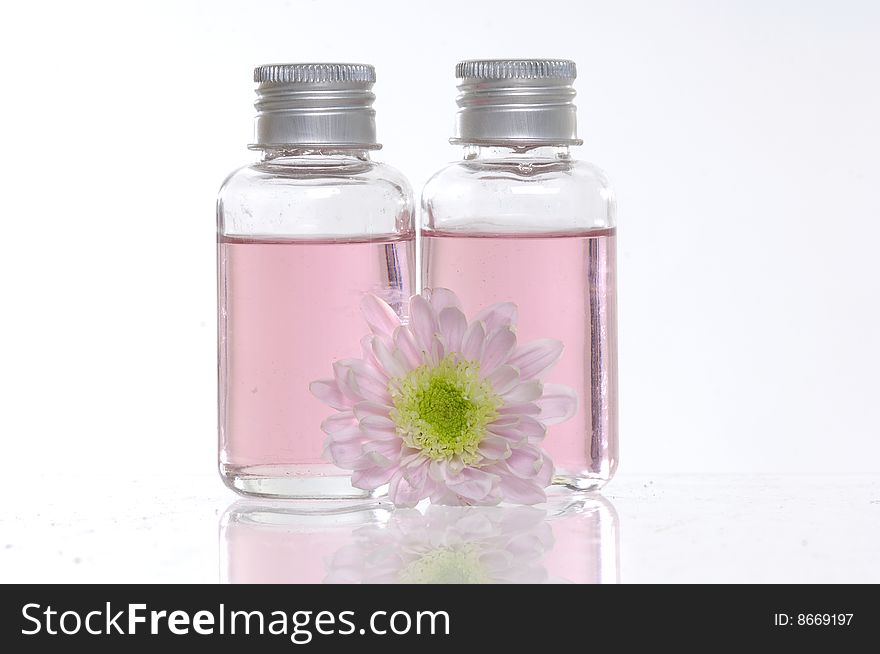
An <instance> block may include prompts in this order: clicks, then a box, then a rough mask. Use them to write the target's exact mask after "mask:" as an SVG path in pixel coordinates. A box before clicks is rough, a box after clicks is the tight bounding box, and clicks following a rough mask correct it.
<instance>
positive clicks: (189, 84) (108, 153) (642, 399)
mask: <svg viewBox="0 0 880 654" xmlns="http://www.w3.org/2000/svg"><path fill="white" fill-rule="evenodd" d="M533 56H545V57H565V58H571V59H574V60H576V61H577V63H578V68H579V78H578V81H577V85H576V86H577V89H578V94H579V95H578V106H579V116H580V132H581V136H582V137H583V138H584V140H585V142H586V143H585V145H584V147H583V148H581V149H580V153H579V155H578V156H581V157H583V158H586V159H589V160H592V161H594V162H596V163H597V164H599V165H600V166H602V167H603V168H605V169H606V170H607V171H608V173H609V174H610V176H611V178H612V180H614V182H615V185H616V188H617V192H618V196H619V203H620V205H619V208H620V211H619V225H620V230H619V244H620V248H621V256H620V349H621V352H620V378H621V387H620V397H621V443H622V465H621V472H626V473H631V472H651V473H660V472H686V471H692V472H712V471H718V472H762V471H763V472H801V473H818V472H838V471H842V472H877V471H880V426H878V425H880V397H878V396H880V382H878V370H880V329H878V327H880V272H878V258H877V254H876V250H877V244H878V239H880V193H878V183H877V182H878V179H880V156H878V150H880V127H878V123H880V5H878V4H876V3H871V2H851V1H850V2H844V1H839V0H838V1H835V2H831V1H828V2H794V1H792V2H779V1H761V2H759V1H755V2H745V1H743V2H613V3H611V2H607V1H603V2H593V1H583V0H580V1H562V0H557V1H555V2H546V3H537V4H536V3H534V2H514V1H510V0H508V1H507V2H475V1H474V0H468V1H458V0H445V1H444V2H431V3H427V2H415V1H410V2H377V1H373V2H355V1H351V2H332V3H331V2H306V1H299V2H244V1H239V2H176V3H171V2H156V1H152V2H128V3H94V2H76V3H61V2H58V3H47V2H29V3H16V4H15V5H14V7H12V8H10V7H5V8H4V10H3V17H2V20H0V83H2V98H0V99H2V102H0V144H2V152H3V155H2V160H0V189H2V198H0V202H2V255H0V280H2V286H0V290H2V300H0V301H2V304H0V307H2V311H0V318H2V319H0V385H2V386H0V392H2V395H0V397H2V412H0V433H2V438H3V441H2V445H3V449H2V451H3V458H4V463H3V468H4V470H5V471H10V470H17V471H19V472H22V471H24V472H37V471H43V472H46V471H52V470H57V469H59V468H60V467H62V466H66V467H69V468H73V469H76V470H79V471H81V472H85V473H86V474H96V475H100V474H101V473H102V471H105V470H115V471H117V472H121V473H122V474H126V473H127V472H128V471H132V472H135V471H139V470H145V469H148V468H150V469H172V470H179V471H199V472H201V473H205V472H208V471H210V470H212V469H213V467H214V465H215V464H214V461H215V448H216V445H215V429H216V417H215V412H216V408H215V393H216V390H215V348H216V341H215V279H216V278H215V261H214V259H215V245H214V198H215V195H216V191H217V189H218V187H219V185H220V183H221V181H222V180H223V178H224V177H225V175H226V174H227V173H228V172H230V171H231V170H232V169H233V168H235V167H238V166H240V165H242V164H244V163H247V162H248V161H249V160H250V159H251V157H252V154H251V153H250V152H249V151H247V150H246V149H245V145H246V144H247V143H248V142H249V141H250V138H251V120H252V114H253V109H252V104H251V103H252V101H253V93H252V88H253V85H252V83H251V81H250V78H251V69H252V67H253V66H254V65H257V64H260V63H266V62H279V61H322V60H331V61H332V60H337V61H338V60H342V61H359V62H369V63H373V64H375V65H376V67H377V71H378V83H377V84H376V87H375V91H376V93H377V95H378V100H377V103H376V107H377V110H378V126H379V137H380V140H381V141H382V142H383V143H384V144H385V149H384V150H383V151H381V153H380V154H379V158H380V159H381V160H383V161H386V162H388V163H391V164H393V165H395V166H397V167H398V168H400V169H402V170H403V171H404V172H406V173H407V174H408V175H409V177H410V179H411V181H412V182H413V185H414V187H415V188H416V189H417V190H418V189H419V188H420V186H421V184H422V183H423V182H424V181H425V180H426V179H427V177H428V176H429V175H430V174H431V173H432V171H434V170H436V169H437V168H439V167H440V166H441V165H443V164H444V163H445V162H447V161H450V160H452V159H454V158H456V157H457V156H458V152H457V150H456V149H455V148H453V147H452V146H450V145H448V143H447V141H446V139H447V138H448V137H449V136H450V135H451V129H452V122H453V113H454V110H455V103H454V97H455V80H454V78H453V66H454V64H455V62H456V61H457V60H458V59H462V58H476V57H533ZM47 479H49V481H48V482H46V483H48V484H49V486H51V483H52V482H51V477H48V478H47ZM217 484H218V486H219V484H220V482H219V481H217ZM612 488H613V486H612ZM55 490H60V489H55Z"/></svg>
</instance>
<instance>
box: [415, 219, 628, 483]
mask: <svg viewBox="0 0 880 654" xmlns="http://www.w3.org/2000/svg"><path fill="white" fill-rule="evenodd" d="M423 235H424V242H423V249H422V252H423V260H422V271H423V285H424V286H426V287H447V288H450V289H452V290H454V291H455V292H456V293H457V294H458V296H459V297H460V298H461V301H462V303H463V304H464V309H465V312H466V313H467V314H468V315H470V316H473V315H474V314H475V313H476V312H477V311H478V310H479V309H481V308H482V307H485V306H487V305H489V304H493V303H495V302H503V301H511V302H515V303H516V304H517V305H518V307H519V324H518V328H517V339H518V342H519V343H525V342H527V341H530V340H533V339H536V338H556V339H559V340H561V341H562V342H563V343H564V345H565V350H564V352H563V355H562V359H561V360H560V361H559V363H558V364H557V365H556V367H555V368H553V369H552V370H551V371H550V373H549V374H548V375H547V377H546V379H545V381H546V382H547V383H558V384H566V385H567V386H570V387H572V388H574V389H575V391H576V393H577V396H578V409H577V413H576V414H575V416H574V417H573V418H571V419H569V420H568V421H566V422H563V423H561V424H558V425H552V426H551V427H549V428H548V433H547V437H546V439H545V441H544V447H545V449H546V450H547V451H548V452H549V453H550V455H551V457H552V458H553V461H554V463H555V464H556V475H557V476H556V479H555V480H554V481H555V483H557V484H561V485H566V486H569V487H572V488H577V489H595V488H598V487H600V486H602V485H603V484H604V483H605V482H607V481H608V480H609V479H610V478H611V476H612V475H613V474H614V470H615V468H616V466H617V459H618V445H617V325H616V320H617V316H616V312H617V307H616V303H615V298H616V293H615V285H616V273H615V271H616V263H615V230H614V229H613V228H612V229H604V230H594V231H584V232H580V233H575V234H570V233H566V234H563V235H539V236H532V235H525V234H523V235H503V236H501V235H491V234H490V235H474V234H472V233H469V234H468V235H467V236H460V235H456V234H454V233H448V232H446V233H444V232H432V231H426V232H423Z"/></svg>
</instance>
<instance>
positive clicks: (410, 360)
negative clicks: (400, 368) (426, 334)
mask: <svg viewBox="0 0 880 654" xmlns="http://www.w3.org/2000/svg"><path fill="white" fill-rule="evenodd" d="M394 345H395V346H396V347H397V351H398V352H399V353H400V354H401V355H402V356H403V357H404V358H405V360H406V363H407V365H408V366H409V369H410V370H412V369H413V368H418V367H419V366H420V365H422V353H421V352H420V351H419V347H418V345H416V340H415V338H413V335H412V332H411V331H410V330H409V328H408V327H398V328H397V329H396V330H394Z"/></svg>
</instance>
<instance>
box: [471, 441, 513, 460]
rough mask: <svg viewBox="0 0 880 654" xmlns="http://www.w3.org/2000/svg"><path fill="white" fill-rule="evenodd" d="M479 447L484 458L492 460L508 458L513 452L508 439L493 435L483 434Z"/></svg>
mask: <svg viewBox="0 0 880 654" xmlns="http://www.w3.org/2000/svg"><path fill="white" fill-rule="evenodd" d="M477 449H478V451H479V453H480V455H481V456H482V457H483V458H484V459H489V460H491V461H498V460H501V459H506V458H507V457H509V456H510V454H511V452H510V444H509V443H508V442H507V440H506V439H504V438H498V437H497V436H493V435H486V436H483V438H482V439H481V440H480V445H479V447H478V448H477Z"/></svg>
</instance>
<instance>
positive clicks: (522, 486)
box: [498, 476, 547, 504]
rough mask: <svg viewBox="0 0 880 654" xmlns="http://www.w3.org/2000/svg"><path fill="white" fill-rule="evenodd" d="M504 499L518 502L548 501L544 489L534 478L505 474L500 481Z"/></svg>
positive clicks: (535, 502) (534, 502) (536, 502)
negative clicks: (520, 477)
mask: <svg viewBox="0 0 880 654" xmlns="http://www.w3.org/2000/svg"><path fill="white" fill-rule="evenodd" d="M498 485H499V487H500V488H501V492H502V493H503V494H504V499H505V500H507V501H509V502H516V503H517V504H539V503H541V502H544V501H546V499H547V494H546V493H545V492H544V489H543V488H542V487H540V486H538V484H537V483H535V482H534V481H532V480H529V479H519V478H518V477H513V476H504V477H502V478H501V481H500V482H499V484H498Z"/></svg>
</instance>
